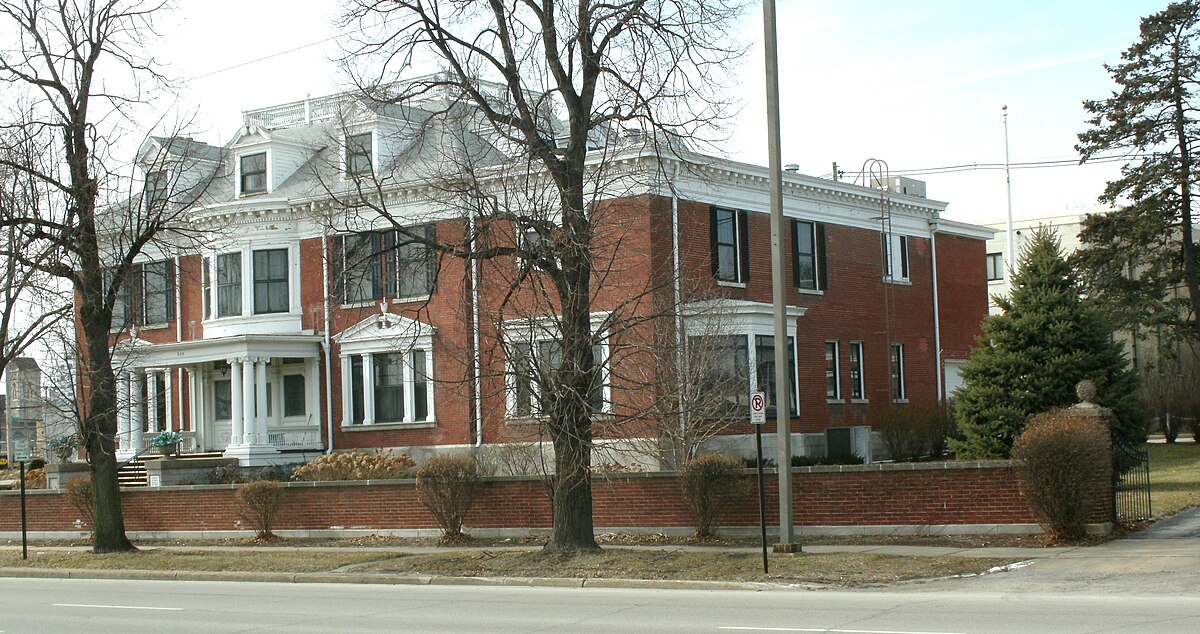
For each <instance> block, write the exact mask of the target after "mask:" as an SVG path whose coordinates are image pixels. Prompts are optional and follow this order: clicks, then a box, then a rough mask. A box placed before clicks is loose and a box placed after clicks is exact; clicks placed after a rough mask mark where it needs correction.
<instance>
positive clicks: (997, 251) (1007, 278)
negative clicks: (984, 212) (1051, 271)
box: [984, 205, 1112, 315]
mask: <svg viewBox="0 0 1200 634" xmlns="http://www.w3.org/2000/svg"><path fill="white" fill-rule="evenodd" d="M1111 210H1112V207H1111V206H1109V205H1096V206H1094V207H1081V208H1079V209H1073V210H1070V211H1066V212H1061V213H1054V214H1046V215H1042V216H1034V217H1030V218H1026V219H1023V220H1014V221H1013V247H1014V248H1015V250H1016V253H1017V257H1015V258H1013V259H1012V263H1013V264H1012V266H1014V267H1015V266H1016V262H1017V260H1018V259H1019V258H1020V257H1021V252H1022V251H1023V250H1024V247H1025V243H1026V242H1027V241H1028V240H1029V238H1030V236H1032V235H1033V230H1034V229H1037V228H1038V227H1039V226H1046V227H1049V228H1050V229H1051V230H1053V231H1054V232H1055V233H1056V234H1058V238H1059V240H1061V241H1062V249H1063V254H1064V255H1070V254H1072V253H1074V252H1075V251H1077V250H1078V249H1079V247H1080V245H1081V244H1082V243H1081V242H1080V240H1079V230H1080V229H1082V228H1083V220H1084V218H1086V217H1087V216H1088V214H1104V213H1108V212H1109V211H1111ZM984 226H985V227H989V228H991V229H995V230H996V234H995V235H994V236H992V238H991V239H990V240H988V241H987V280H988V314H989V315H996V314H998V313H999V312H1000V308H999V307H998V306H997V305H996V300H995V297H996V296H997V295H1000V296H1005V295H1008V291H1009V288H1010V285H1011V284H1012V275H1011V272H1010V271H1007V270H1005V269H1006V268H1007V267H1006V265H1005V263H1006V262H1008V261H1009V259H1008V257H1007V255H1008V253H1007V251H1008V223H1007V222H996V223H990V224H985V225H984Z"/></svg>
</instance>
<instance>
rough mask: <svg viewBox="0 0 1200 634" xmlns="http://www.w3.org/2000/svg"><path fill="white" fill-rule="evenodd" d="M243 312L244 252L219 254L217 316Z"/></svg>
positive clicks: (230, 315) (228, 315) (229, 315)
mask: <svg viewBox="0 0 1200 634" xmlns="http://www.w3.org/2000/svg"><path fill="white" fill-rule="evenodd" d="M241 314H242V254H241V252H234V253H222V254H220V255H218V256H217V317H233V316H237V315H241Z"/></svg>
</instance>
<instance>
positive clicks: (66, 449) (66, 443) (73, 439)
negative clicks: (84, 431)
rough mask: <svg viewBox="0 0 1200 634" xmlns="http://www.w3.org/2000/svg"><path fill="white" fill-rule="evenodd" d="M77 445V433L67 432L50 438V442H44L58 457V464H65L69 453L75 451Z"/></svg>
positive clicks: (69, 457) (69, 455) (68, 458)
mask: <svg viewBox="0 0 1200 634" xmlns="http://www.w3.org/2000/svg"><path fill="white" fill-rule="evenodd" d="M78 446H79V435H78V434H67V435H65V436H58V437H55V438H51V439H50V442H48V443H46V448H47V449H49V450H50V452H51V453H53V454H54V456H55V457H57V458H58V462H59V463H60V464H66V463H67V461H68V460H70V459H71V455H72V454H74V453H75V448H76V447H78Z"/></svg>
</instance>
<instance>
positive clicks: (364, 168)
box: [346, 132, 372, 176]
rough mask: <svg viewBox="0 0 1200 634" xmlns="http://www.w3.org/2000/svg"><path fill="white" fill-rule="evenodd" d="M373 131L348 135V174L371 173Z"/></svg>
mask: <svg viewBox="0 0 1200 634" xmlns="http://www.w3.org/2000/svg"><path fill="white" fill-rule="evenodd" d="M371 140H372V139H371V133H370V132H364V133H362V134H349V135H346V175H347V176H362V175H365V174H370V173H371V154H372V152H371V146H372V143H371Z"/></svg>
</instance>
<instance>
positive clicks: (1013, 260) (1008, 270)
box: [1000, 106, 1017, 293]
mask: <svg viewBox="0 0 1200 634" xmlns="http://www.w3.org/2000/svg"><path fill="white" fill-rule="evenodd" d="M1000 111H1001V112H1003V113H1004V182H1005V184H1006V186H1007V187H1008V254H1007V257H1005V258H1004V269H1005V273H1004V274H1005V275H1006V276H1008V278H1007V279H1008V288H1009V292H1010V293H1011V292H1012V276H1013V273H1015V272H1016V270H1017V253H1016V251H1015V247H1014V246H1013V220H1012V171H1011V170H1010V169H1009V166H1008V106H1000Z"/></svg>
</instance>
